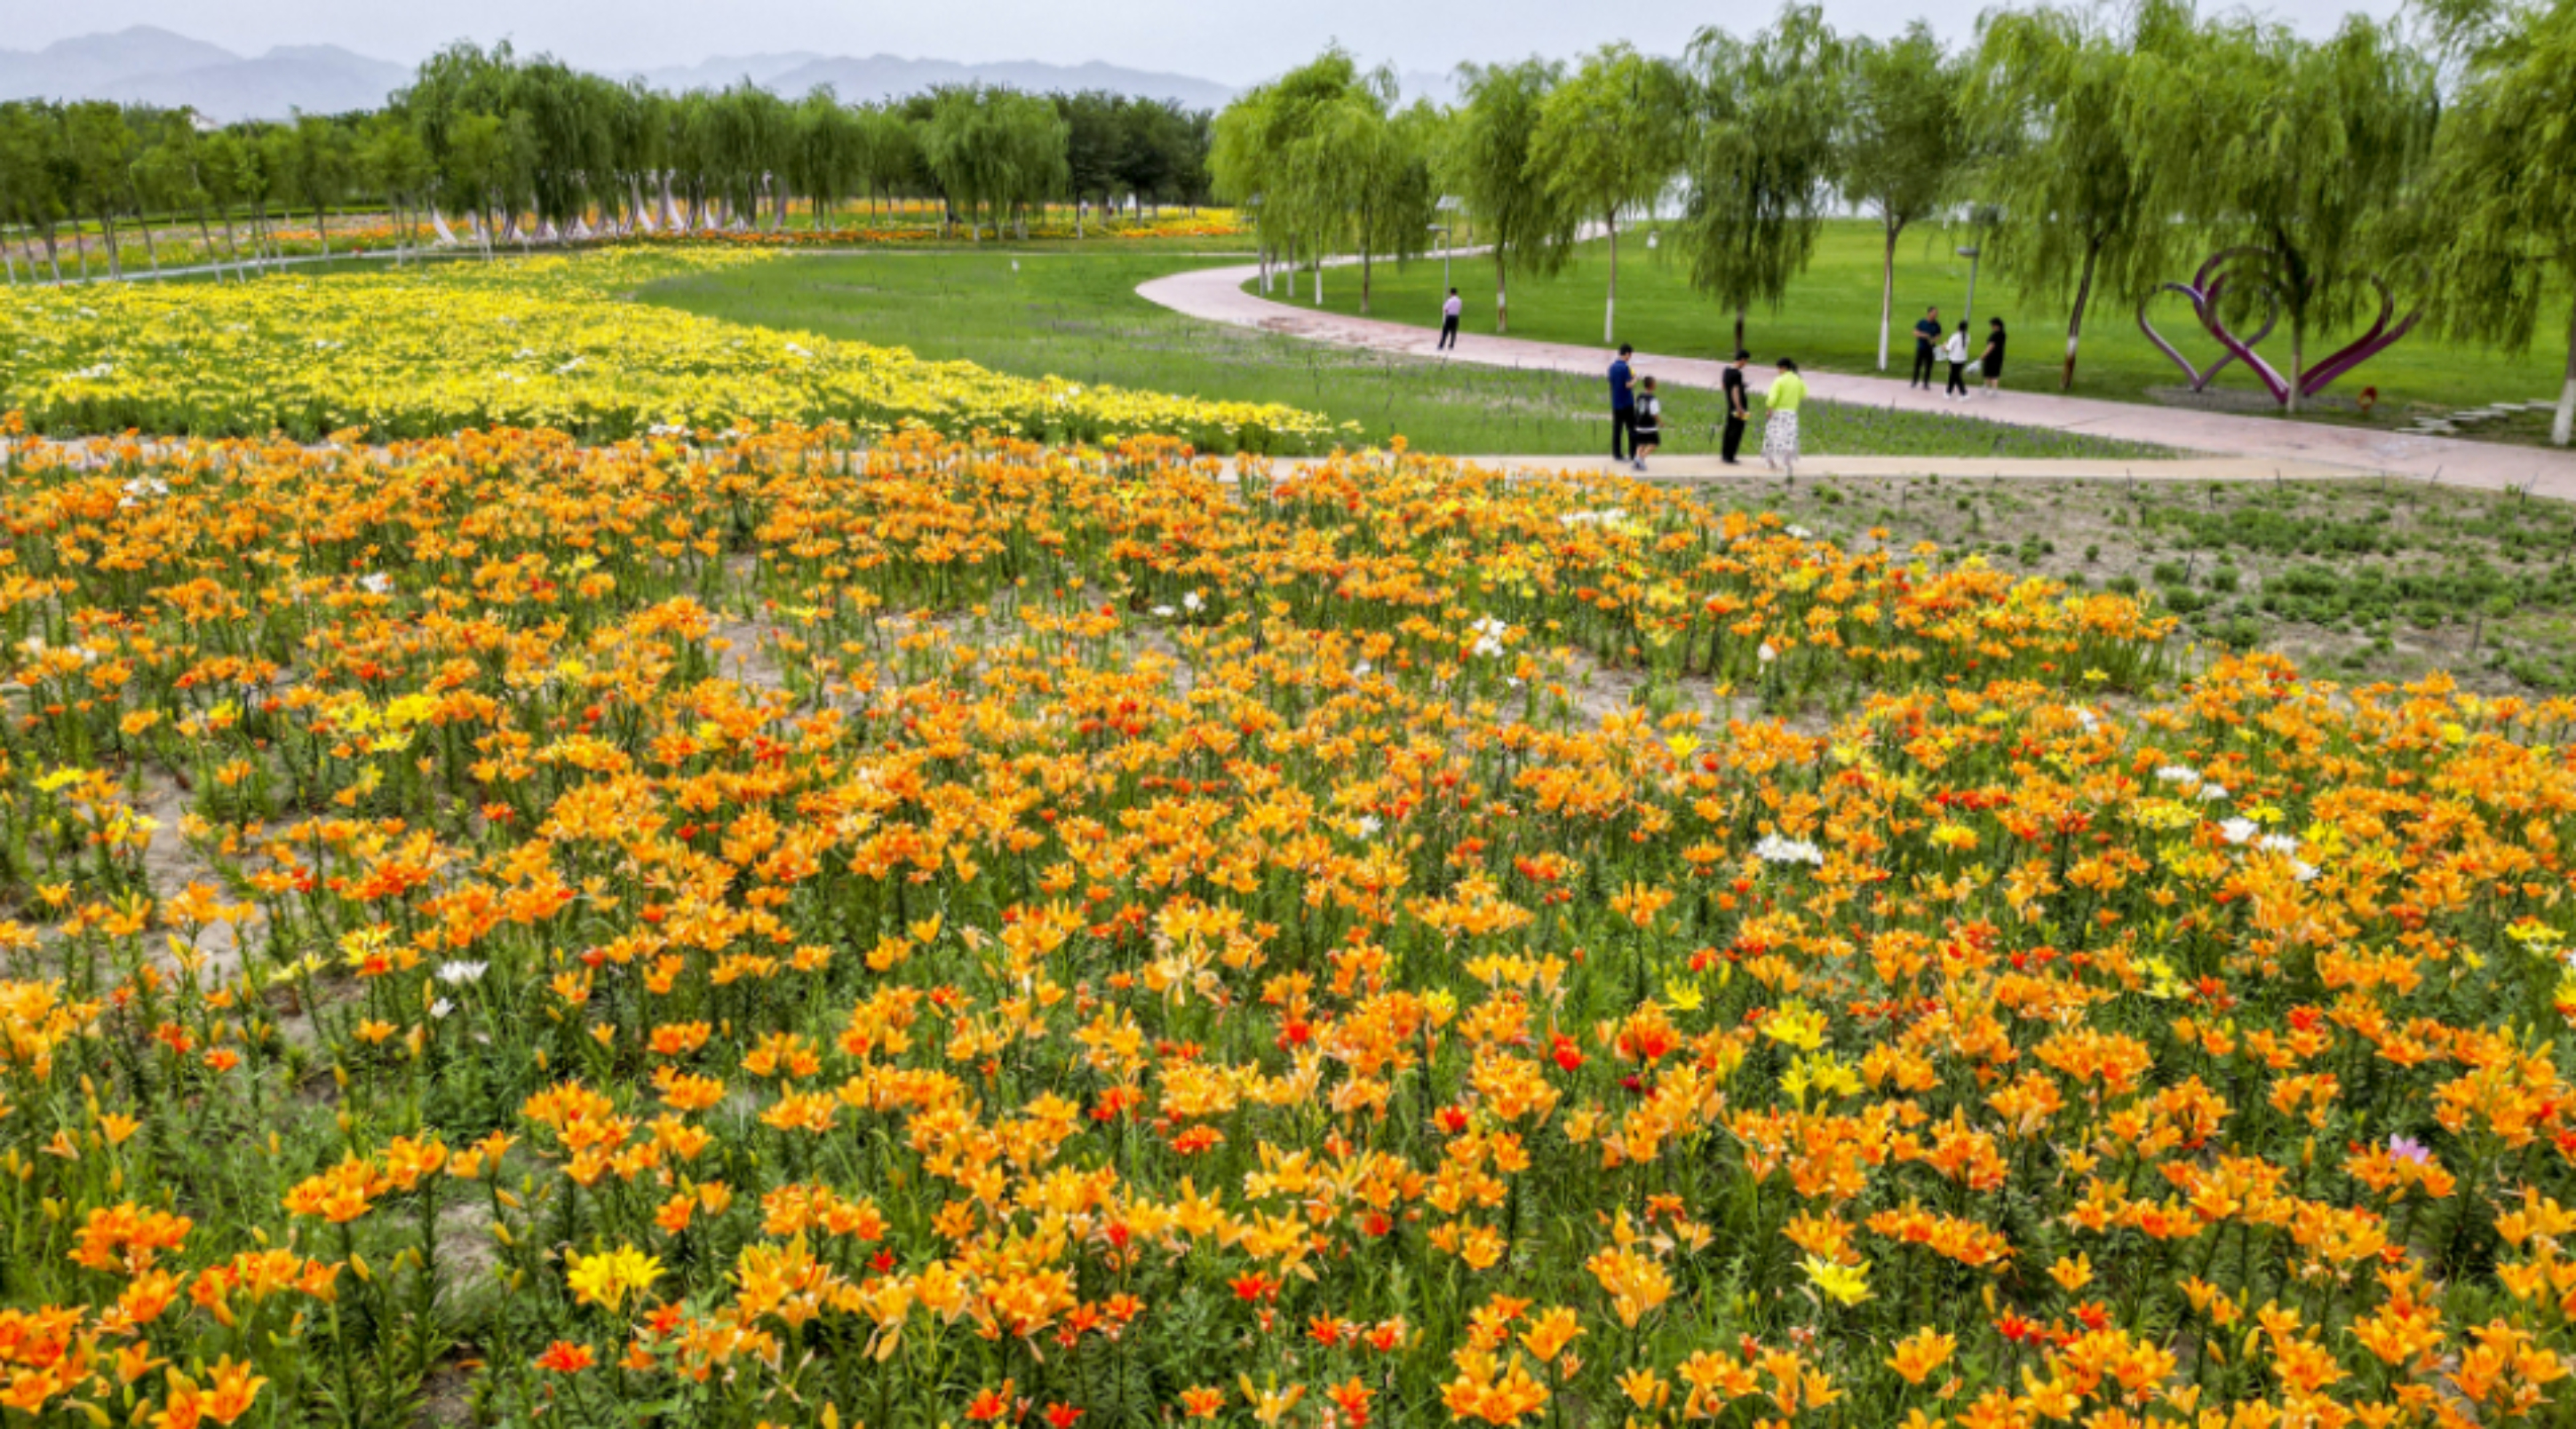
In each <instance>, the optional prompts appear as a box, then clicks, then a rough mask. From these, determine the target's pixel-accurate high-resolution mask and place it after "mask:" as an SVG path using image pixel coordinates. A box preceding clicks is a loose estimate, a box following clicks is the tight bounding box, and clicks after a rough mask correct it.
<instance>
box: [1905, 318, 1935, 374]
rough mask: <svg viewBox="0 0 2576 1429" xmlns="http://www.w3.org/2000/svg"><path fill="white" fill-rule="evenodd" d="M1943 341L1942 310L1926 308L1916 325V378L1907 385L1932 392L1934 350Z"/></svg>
mask: <svg viewBox="0 0 2576 1429" xmlns="http://www.w3.org/2000/svg"><path fill="white" fill-rule="evenodd" d="M1940 341H1941V310H1940V309H1939V308H1925V309H1924V310H1923V320H1922V321H1921V322H1918V323H1916V324H1915V325H1914V378H1913V380H1912V381H1911V382H1909V383H1907V384H1906V385H1908V386H1911V387H1920V388H1922V389H1923V390H1924V391H1926V392H1929V391H1931V390H1932V348H1933V346H1934V345H1935V344H1937V343H1939V342H1940Z"/></svg>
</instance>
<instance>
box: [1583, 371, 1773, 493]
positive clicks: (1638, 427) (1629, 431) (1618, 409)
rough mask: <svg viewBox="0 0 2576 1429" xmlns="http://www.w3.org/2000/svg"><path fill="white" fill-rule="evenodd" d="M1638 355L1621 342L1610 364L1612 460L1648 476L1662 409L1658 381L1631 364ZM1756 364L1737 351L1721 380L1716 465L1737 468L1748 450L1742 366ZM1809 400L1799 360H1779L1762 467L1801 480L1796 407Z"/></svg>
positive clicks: (1747, 396)
mask: <svg viewBox="0 0 2576 1429" xmlns="http://www.w3.org/2000/svg"><path fill="white" fill-rule="evenodd" d="M1636 355H1637V350H1636V348H1634V347H1632V346H1630V345H1629V344H1627V343H1624V342H1623V343H1621V344H1619V355H1618V356H1617V357H1614V358H1612V359H1611V361H1610V459H1611V460H1612V461H1625V462H1627V463H1628V465H1629V466H1630V467H1631V468H1633V469H1635V470H1637V471H1644V470H1645V469H1646V454H1647V453H1649V452H1651V451H1653V450H1654V449H1655V448H1656V447H1658V446H1660V445H1662V444H1663V439H1664V403H1663V399H1662V398H1661V397H1659V396H1657V395H1656V393H1655V379H1654V378H1652V377H1640V376H1638V375H1637V372H1636V369H1635V367H1634V366H1633V365H1632V364H1631V363H1630V361H1629V359H1631V358H1633V357H1635V356H1636ZM1752 360H1753V354H1752V353H1749V352H1746V351H1744V350H1743V349H1742V348H1738V349H1736V352H1735V356H1734V357H1733V358H1732V359H1730V360H1729V361H1728V362H1727V364H1726V371H1725V373H1724V374H1723V377H1722V380H1721V386H1722V388H1723V391H1722V394H1721V395H1723V396H1724V398H1725V400H1726V426H1725V430H1724V432H1723V433H1722V434H1721V436H1720V437H1719V439H1718V460H1720V461H1722V462H1724V463H1725V464H1726V465H1728V466H1733V465H1735V464H1736V453H1738V452H1740V451H1742V450H1743V449H1744V428H1745V425H1746V424H1747V423H1748V422H1750V421H1751V420H1752V418H1753V409H1752V406H1751V395H1752V394H1751V393H1750V392H1749V391H1748V390H1747V388H1746V386H1745V381H1744V365H1745V364H1746V363H1748V362H1751V361H1752ZM1806 398H1807V379H1805V378H1803V377H1801V376H1799V375H1798V364H1797V361H1796V359H1794V358H1787V357H1784V358H1781V359H1780V375H1779V376H1777V377H1774V378H1772V379H1771V386H1770V388H1769V390H1767V391H1765V392H1764V393H1763V394H1762V405H1763V407H1764V409H1765V410H1766V411H1767V412H1768V413H1769V416H1768V418H1767V419H1766V420H1765V421H1764V422H1763V425H1762V464H1763V465H1764V466H1767V467H1770V468H1771V469H1772V470H1774V471H1781V470H1786V471H1787V472H1788V473H1789V474H1790V475H1791V476H1796V475H1797V474H1798V407H1799V405H1800V404H1801V403H1803V402H1805V401H1806ZM1623 439H1624V450H1623Z"/></svg>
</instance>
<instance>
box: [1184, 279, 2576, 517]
mask: <svg viewBox="0 0 2576 1429" xmlns="http://www.w3.org/2000/svg"><path fill="white" fill-rule="evenodd" d="M1260 276H1261V270H1260V269H1259V267H1258V266H1256V265H1252V264H1241V265H1231V266H1227V267H1223V268H1198V269H1193V270H1191V271H1189V272H1185V273H1174V274H1171V275H1169V276H1167V277H1161V278H1156V279H1154V280H1152V281H1151V282H1148V283H1144V284H1141V285H1139V286H1138V287H1137V289H1136V293H1137V295H1138V296H1139V297H1142V298H1144V299H1145V300H1146V301H1148V302H1152V303H1156V304H1159V305H1161V306H1163V307H1166V308H1169V309H1171V310H1172V311H1174V312H1178V313H1184V314H1187V315H1188V316H1190V317H1194V318H1203V319H1206V320H1207V321H1210V322H1220V323H1226V324H1229V325H1232V326H1235V327H1249V328H1259V329H1261V330H1263V331H1265V332H1275V333H1281V334H1284V335H1286V336H1289V337H1297V338H1304V339H1306V340H1308V341H1312V342H1326V343H1333V344H1337V345H1339V346H1343V347H1357V348H1366V349H1369V350H1371V351H1376V352H1387V353H1397V354H1402V355H1405V356H1410V357H1420V358H1425V359H1429V360H1434V361H1437V360H1440V359H1442V358H1444V357H1445V358H1446V359H1448V360H1450V361H1455V362H1472V363H1477V364H1479V365H1481V366H1486V367H1513V368H1531V369H1536V370H1540V371H1552V372H1581V373H1597V372H1601V371H1603V370H1604V369H1606V368H1607V367H1608V366H1609V357H1608V354H1607V353H1605V352H1603V351H1601V350H1599V349H1596V348H1589V347H1572V346H1567V345H1565V344H1562V343H1552V342H1531V341H1528V340H1525V339H1521V338H1501V337H1491V336H1484V335H1479V334H1475V333H1462V334H1460V336H1459V338H1458V345H1457V347H1455V348H1454V349H1452V350H1451V351H1449V352H1448V353H1445V354H1444V353H1441V352H1440V351H1439V350H1438V348H1437V343H1438V341H1439V333H1438V332H1436V331H1435V330H1433V329H1430V328H1418V327H1411V326H1408V325H1406V324H1403V323H1392V322H1383V321H1379V320H1377V319H1373V318H1355V317H1344V316H1341V315H1339V314H1335V313H1330V312H1320V311H1317V310H1316V309H1313V308H1303V307H1293V306H1290V305H1289V304H1286V303H1278V302H1272V301H1271V300H1269V299H1267V298H1263V297H1259V296H1257V295H1255V294H1252V293H1247V292H1245V291H1244V290H1243V285H1244V284H1245V283H1247V282H1250V281H1252V280H1254V279H1256V278H1258V277H1260ZM1635 362H1636V366H1637V369H1638V371H1639V372H1640V373H1641V374H1643V373H1652V374H1653V375H1654V377H1655V379H1656V380H1657V381H1659V382H1664V383H1668V384H1672V385H1676V386H1682V387H1698V388H1706V389H1710V390H1715V389H1716V388H1717V386H1718V383H1719V377H1718V374H1719V372H1720V371H1721V370H1722V368H1721V364H1719V363H1717V362H1714V361H1711V360H1708V359H1705V358H1684V357H1659V356H1656V355H1655V354H1653V353H1639V354H1638V355H1637V357H1636V359H1635ZM2026 370H2027V371H2028V372H2030V373H2032V374H2033V375H2039V374H2041V373H2042V367H2041V365H2038V364H2033V365H2032V366H2030V367H2029V368H2027V369H2026ZM2047 370H2049V371H2053V370H2054V369H2053V368H2050V369H2047ZM1746 371H1747V375H1748V376H1749V377H1750V378H1751V379H1752V381H1753V382H1754V384H1755V385H1756V386H1757V387H1759V386H1763V385H1766V384H1767V383H1768V382H1769V381H1770V379H1771V376H1772V371H1771V369H1769V368H1767V367H1763V366H1761V365H1759V364H1758V363H1757V364H1755V365H1752V366H1749V367H1748V368H1747V369H1746ZM1806 377H1807V388H1808V391H1809V392H1810V393H1811V394H1812V395H1814V396H1816V397H1818V398H1822V399H1825V400H1828V401H1834V402H1849V403H1854V404H1860V405H1867V406H1872V407H1890V408H1895V409H1898V410H1902V411H1920V412H1950V413H1965V414H1967V415H1970V416H1977V417H1983V418H1986V419H1987V420H1990V421H1996V422H2009V423H2012V424H2014V425H2017V426H2026V427H2049V428H2054V429H2056V430H2059V431H2066V432H2086V433H2091V434H2093V435H2095V436H2101V437H2109V438H2113V439H2115V440H2120V441H2132V442H2151V443H2154V444H2156V445H2159V446H2165V447H2172V448H2176V449H2179V450H2182V451H2188V452H2201V453H2207V454H2211V455H2216V456H2223V457H2229V458H2236V459H2241V460H2243V461H2246V462H2251V463H2253V464H2254V465H2255V467H2256V468H2260V469H2263V474H2264V475H2267V476H2268V475H2269V470H2268V467H2269V466H2270V465H2277V466H2278V467H2279V468H2280V470H2281V472H2282V473H2283V474H2284V475H2285V476H2286V475H2289V474H2291V470H2292V468H2293V467H2294V466H2297V467H2301V468H2307V469H2311V471H2310V474H2312V475H2313V474H2318V473H2332V474H2336V475H2343V476H2350V475H2355V474H2380V475H2388V476H2398V477H2405V478H2408V479H2411V480H2417V481H2439V482H2440V483H2442V484H2443V485H2458V486H2468V487H2476V488H2480V489H2484V490H2490V491H2506V490H2513V489H2517V488H2527V489H2529V490H2530V491H2532V492H2533V494H2535V495H2540V496H2551V497H2557V498H2559V499H2561V500H2576V452H2566V451H2553V450H2546V449H2541V448H2535V447H2516V446H2505V445H2502V444H2499V443H2493V442H2470V441H2460V440H2457V439H2455V438H2449V437H2415V436H2398V435H2395V434H2392V433H2386V432H2374V431H2369V430H2366V429H2363V428H2359V427H2338V426H2330V425H2326V424H2323V423H2314V422H2293V421H2287V420H2283V419H2281V418H2276V417H2251V416H2237V415H2233V414H2229V413H2223V412H2196V411H2188V410H2184V409H2180V408H2173V407H2151V406H2145V405H2141V404H2136V403H2129V402H2105V401H2102V400H2100V399H2098V398H2091V397H2058V396H2051V395H2048V394H2046V393H2036V392H2009V391H2008V392H2006V393H2005V394H2004V395H2002V396H2001V397H1998V398H1995V399H1993V400H1987V399H1985V398H1982V397H1980V398H1976V399H1973V400H1971V401H1968V402H1965V403H1960V402H1951V401H1947V400H1945V399H1943V398H1942V396H1941V395H1940V394H1939V393H1937V392H1922V391H1917V390H1915V389H1913V388H1911V387H1909V386H1907V385H1906V383H1905V382H1904V381H1903V380H1902V379H1900V378H1894V377H1862V376H1853V375H1851V374H1848V373H1838V372H1810V373H1807V374H1806ZM1604 401H1605V402H1606V401H1607V398H1606V397H1605V398H1604ZM1755 416H1756V419H1757V420H1758V419H1759V416H1760V413H1759V412H1758V411H1757V412H1756V414H1755ZM1675 460H1676V461H1678V460H1681V459H1679V458H1676V459H1675ZM1829 460H1832V459H1828V458H1818V459H1817V460H1816V462H1815V463H1814V464H1813V465H1812V468H1811V467H1810V463H1807V462H1801V463H1799V466H1800V469H1801V472H1802V473H1803V472H1804V471H1806V470H1809V469H1813V470H1814V471H1816V472H1817V474H1819V475H1824V474H1827V470H1828V469H1827V465H1826V463H1827V462H1828V461H1829ZM1845 460H1855V459H1845ZM1984 465H1986V466H1989V467H2000V466H2015V465H2019V464H2018V463H2009V462H2002V463H1998V462H1988V463H1985V464H1984ZM2030 465H2032V466H2034V467H2038V466H2044V467H2045V468H2046V469H2047V470H2048V471H2049V472H2050V473H2052V474H2061V475H2063V474H2072V473H2073V471H2074V469H2076V468H2078V467H2086V466H2089V465H2093V464H2091V463H2083V462H2050V463H2032V464H2030ZM2151 465H2155V463H2140V464H2139V465H2138V471H2137V474H2138V475H2140V476H2145V475H2147V474H2148V473H2147V468H2148V467H2149V466H2151ZM1926 466H1928V461H1916V462H1914V463H1913V465H1912V466H1909V467H1908V468H1907V470H1909V471H1911V470H1915V469H1917V468H1921V467H1926ZM1719 470H1721V471H1722V470H1724V468H1719ZM1751 470H1752V471H1757V472H1758V471H1760V470H1761V467H1760V465H1759V464H1758V463H1756V464H1755V465H1754V466H1753V467H1752V468H1751ZM1835 470H1836V471H1837V472H1839V470H1840V468H1839V467H1837V468H1835ZM1851 474H1854V475H1859V474H1862V473H1859V472H1853V473H1851ZM1998 474H2000V473H1998ZM2021 474H2025V475H2033V474H2038V473H2037V472H2025V473H2021Z"/></svg>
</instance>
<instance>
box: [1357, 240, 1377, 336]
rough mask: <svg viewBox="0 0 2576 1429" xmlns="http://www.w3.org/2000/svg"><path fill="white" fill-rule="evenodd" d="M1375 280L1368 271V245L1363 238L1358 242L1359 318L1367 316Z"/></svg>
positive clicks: (1374, 276) (1372, 274) (1373, 275)
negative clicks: (1372, 285)
mask: <svg viewBox="0 0 2576 1429" xmlns="http://www.w3.org/2000/svg"><path fill="white" fill-rule="evenodd" d="M1375 278H1376V274H1375V273H1373V272H1372V271H1371V270H1370V268H1369V245H1368V240H1367V239H1365V238H1363V239H1361V240H1360V316H1361V317H1367V316H1368V312H1369V295H1370V293H1371V292H1373V291H1374V289H1373V288H1372V287H1371V284H1372V283H1373V281H1374V280H1375Z"/></svg>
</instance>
